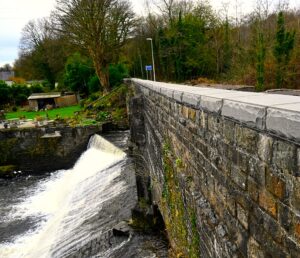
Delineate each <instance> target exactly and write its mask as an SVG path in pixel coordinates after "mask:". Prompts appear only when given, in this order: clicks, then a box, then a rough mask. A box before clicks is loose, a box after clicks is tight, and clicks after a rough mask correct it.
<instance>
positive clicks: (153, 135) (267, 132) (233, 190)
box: [126, 79, 300, 257]
mask: <svg viewBox="0 0 300 258" xmlns="http://www.w3.org/2000/svg"><path fill="white" fill-rule="evenodd" d="M126 82H127V84H128V85H130V86H131V87H132V88H133V90H134V95H135V96H134V97H133V98H132V100H131V103H130V114H129V117H130V127H131V150H132V154H133V155H134V156H135V157H137V167H139V172H137V175H138V176H137V184H138V195H139V198H140V199H146V200H148V201H149V202H152V204H153V205H154V206H158V207H159V210H160V211H161V214H162V216H163V219H164V222H165V225H166V229H167V233H168V236H169V240H170V244H171V245H172V247H173V250H174V252H175V254H176V255H182V256H183V257H299V253H300V180H299V176H300V97H296V96H283V95H277V94H266V93H254V92H239V91H232V90H221V89H212V88H211V87H209V86H208V85H206V86H204V87H191V86H185V85H178V84H169V83H159V82H152V81H145V80H140V79H128V80H127V81H126Z"/></svg>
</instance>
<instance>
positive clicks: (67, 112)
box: [5, 105, 81, 119]
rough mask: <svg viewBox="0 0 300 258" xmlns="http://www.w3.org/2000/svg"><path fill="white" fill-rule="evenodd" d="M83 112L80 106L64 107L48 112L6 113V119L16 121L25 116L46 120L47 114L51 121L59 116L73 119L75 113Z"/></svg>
mask: <svg viewBox="0 0 300 258" xmlns="http://www.w3.org/2000/svg"><path fill="white" fill-rule="evenodd" d="M76 111H81V107H80V106H79V105H77V106H70V107H63V108H56V109H52V110H48V111H47V112H46V111H38V112H35V111H30V112H28V111H17V112H10V113H6V114H5V117H6V119H14V118H20V117H23V116H25V118H26V119H34V118H35V117H36V116H41V117H45V118H46V113H48V117H49V119H55V118H56V116H57V115H58V116H59V117H61V118H67V117H72V116H73V115H74V112H76Z"/></svg>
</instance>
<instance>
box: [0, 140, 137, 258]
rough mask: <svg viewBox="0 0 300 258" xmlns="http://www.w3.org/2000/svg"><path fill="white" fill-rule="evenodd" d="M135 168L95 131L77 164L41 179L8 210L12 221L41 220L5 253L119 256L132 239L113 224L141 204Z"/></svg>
mask: <svg viewBox="0 0 300 258" xmlns="http://www.w3.org/2000/svg"><path fill="white" fill-rule="evenodd" d="M131 169H132V168H130V165H129V164H128V159H127V158H126V154H125V153H124V152H123V151H122V150H120V149H119V148H117V147H115V146H114V145H112V144H111V143H109V142H108V141H106V140H105V139H104V138H102V137H100V136H98V135H95V136H93V137H92V138H91V139H90V142H89V145H88V149H87V150H86V151H85V152H84V153H83V154H82V155H81V157H80V159H79V160H78V161H77V163H76V164H75V166H74V167H73V168H72V169H70V170H61V171H57V172H55V173H53V174H52V175H51V176H50V177H49V178H46V179H45V180H44V181H42V182H39V183H38V184H37V185H36V186H35V187H34V189H33V190H32V189H31V191H30V192H29V193H28V196H24V201H22V202H21V203H18V204H17V205H16V206H14V207H13V208H12V210H11V212H10V213H9V214H6V215H7V216H6V218H8V220H9V221H8V222H7V221H6V223H8V226H9V224H13V223H16V222H17V221H19V220H26V219H27V218H35V219H36V221H38V222H39V223H37V224H36V225H34V227H31V230H29V231H27V232H25V233H24V234H22V235H21V236H18V237H17V238H16V239H15V240H14V242H13V243H10V244H7V243H2V244H0V257H6V258H10V257H12V258H13V257H18V258H21V257H24V258H25V257H26V258H28V257H38V258H42V257H93V256H95V255H97V257H113V254H114V252H116V251H117V250H118V249H120V248H121V247H122V246H123V245H125V244H126V243H127V242H128V241H129V240H130V236H129V235H128V236H119V237H118V236H115V235H114V234H113V228H114V227H115V226H116V225H117V224H118V223H119V222H120V221H126V220H129V219H130V218H131V210H132V209H133V208H134V206H135V205H136V191H135V178H134V174H133V173H132V170H131ZM109 254H111V255H109Z"/></svg>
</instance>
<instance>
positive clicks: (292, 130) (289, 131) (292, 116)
mask: <svg viewBox="0 0 300 258" xmlns="http://www.w3.org/2000/svg"><path fill="white" fill-rule="evenodd" d="M266 127H267V128H266V129H267V130H268V131H270V132H273V133H277V134H280V135H283V136H285V137H288V138H292V139H295V140H297V141H300V113H298V112H295V111H288V110H282V109H277V108H269V109H268V111H267V118H266Z"/></svg>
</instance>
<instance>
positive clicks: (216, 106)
mask: <svg viewBox="0 0 300 258" xmlns="http://www.w3.org/2000/svg"><path fill="white" fill-rule="evenodd" d="M222 106H223V99H222V98H214V97H207V96H202V97H201V101H200V108H201V109H203V110H207V111H209V112H214V113H220V112H221V109H222Z"/></svg>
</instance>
